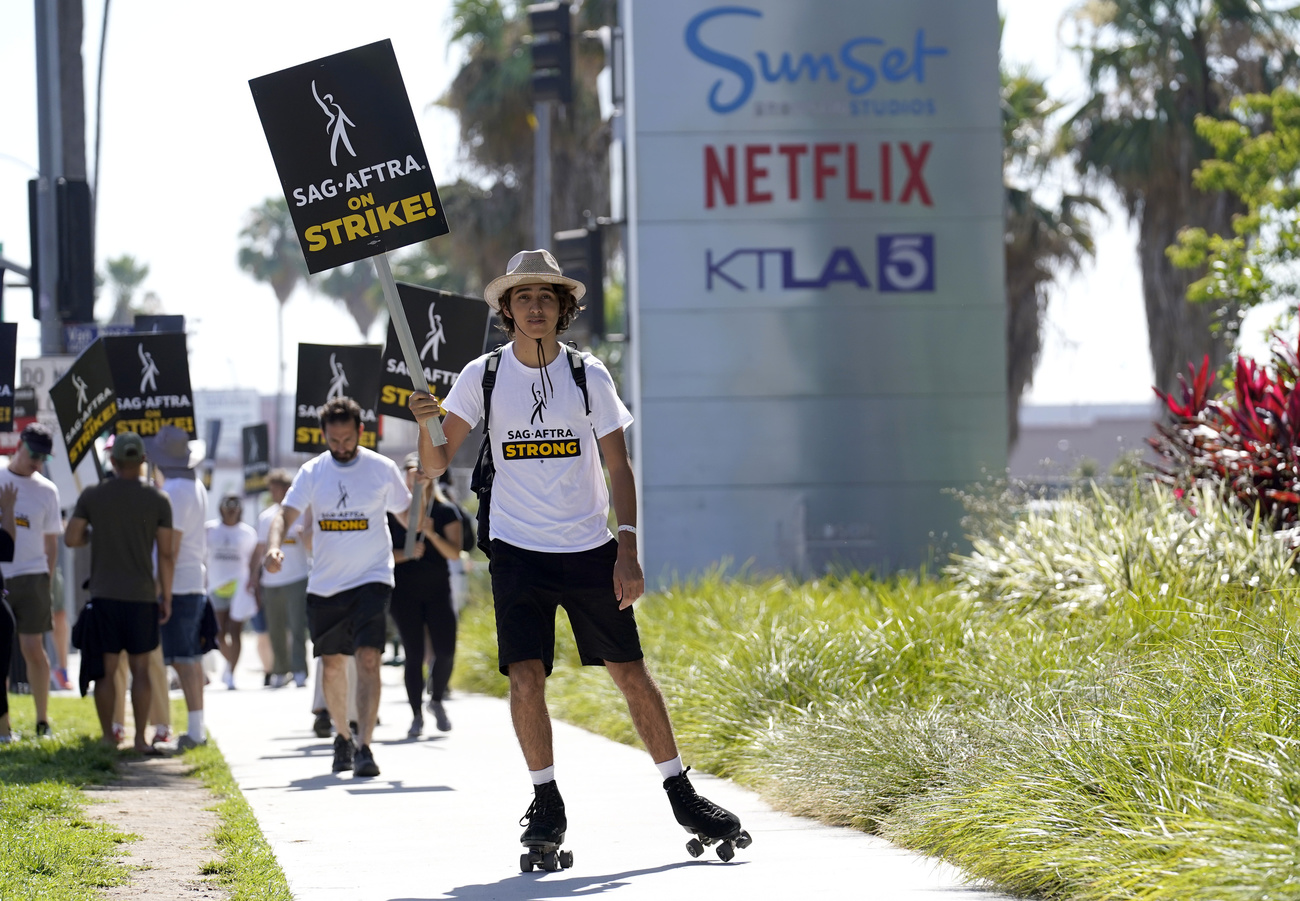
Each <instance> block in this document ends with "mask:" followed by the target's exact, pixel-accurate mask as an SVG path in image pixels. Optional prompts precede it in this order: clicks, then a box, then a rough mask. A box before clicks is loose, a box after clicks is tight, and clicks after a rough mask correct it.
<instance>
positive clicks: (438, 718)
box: [429, 701, 451, 732]
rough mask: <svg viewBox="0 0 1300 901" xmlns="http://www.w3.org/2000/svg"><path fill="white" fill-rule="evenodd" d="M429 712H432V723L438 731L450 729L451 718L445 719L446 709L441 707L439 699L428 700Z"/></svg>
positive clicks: (448, 730)
mask: <svg viewBox="0 0 1300 901" xmlns="http://www.w3.org/2000/svg"><path fill="white" fill-rule="evenodd" d="M429 712H430V713H432V714H433V724H434V725H435V726H437V727H438V731H439V732H450V731H451V720H449V719H447V711H445V710H443V709H442V702H441V701H430V702H429Z"/></svg>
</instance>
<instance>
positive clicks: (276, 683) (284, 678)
mask: <svg viewBox="0 0 1300 901" xmlns="http://www.w3.org/2000/svg"><path fill="white" fill-rule="evenodd" d="M288 684H289V676H288V674H286V673H273V674H272V675H271V677H270V679H269V681H268V682H267V688H283V687H284V686H285V685H288Z"/></svg>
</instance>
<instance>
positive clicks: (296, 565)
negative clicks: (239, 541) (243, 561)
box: [257, 504, 311, 588]
mask: <svg viewBox="0 0 1300 901" xmlns="http://www.w3.org/2000/svg"><path fill="white" fill-rule="evenodd" d="M279 512H280V505H279V504H272V505H271V506H269V507H267V508H266V509H265V510H263V511H262V514H261V515H260V516H258V517H257V543H258V544H266V539H267V537H268V536H270V534H271V520H273V519H275V515H276V514H277V513H279ZM302 527H303V519H302V517H298V519H297V520H296V521H295V522H294V524H293V528H292V529H290V530H289V534H288V535H285V536H284V542H283V543H282V544H281V545H280V550H281V551H283V552H284V563H283V564H282V565H281V566H280V571H279V572H278V573H269V572H267V571H266V569H265V568H263V570H262V584H263V585H265V586H267V587H268V588H276V587H278V586H280V585H292V584H293V583H294V582H297V581H299V580H301V579H305V578H307V573H308V572H309V571H310V570H311V560H310V559H309V558H308V557H307V549H306V548H305V547H304V546H303V540H302Z"/></svg>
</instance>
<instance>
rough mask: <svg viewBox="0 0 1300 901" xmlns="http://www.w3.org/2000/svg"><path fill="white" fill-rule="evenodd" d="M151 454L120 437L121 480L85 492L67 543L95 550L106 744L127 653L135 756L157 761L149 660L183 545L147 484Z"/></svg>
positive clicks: (116, 466) (116, 447)
mask: <svg viewBox="0 0 1300 901" xmlns="http://www.w3.org/2000/svg"><path fill="white" fill-rule="evenodd" d="M146 456H147V455H146V453H145V446H144V441H143V439H141V438H140V436H139V435H137V434H136V433H135V432H121V433H119V434H118V435H116V437H115V439H114V441H113V449H112V451H110V453H109V458H110V460H111V461H112V464H113V472H114V475H115V476H116V477H115V478H112V479H105V480H104V481H102V482H100V483H99V484H98V485H91V486H90V487H89V488H87V489H85V490H84V491H82V492H81V497H79V498H77V505H76V507H75V508H73V511H72V517H71V518H70V519H69V520H68V527H67V530H66V532H65V533H64V537H63V540H64V543H65V544H66V545H67V546H68V547H86V546H89V547H90V586H89V587H90V603H89V604H88V605H87V608H86V609H87V611H89V610H90V609H92V607H93V610H94V614H93V622H94V626H93V628H94V630H95V632H96V638H95V640H96V641H98V643H99V647H100V648H102V650H103V652H104V653H103V656H104V667H103V675H102V676H99V677H96V678H95V708H96V711H97V712H98V714H99V723H100V726H101V728H102V729H103V731H104V738H103V741H104V743H105V744H106V745H109V746H110V747H116V746H117V737H116V736H115V735H114V730H113V708H114V707H115V706H116V701H117V691H116V688H115V682H114V678H113V674H114V673H116V671H117V667H118V659H119V657H120V655H122V654H126V655H127V663H128V665H129V666H130V669H131V679H132V682H131V704H132V709H133V711H134V713H135V750H136V751H138V752H139V753H141V754H149V755H157V754H159V753H161V752H159V751H156V750H154V748H153V746H152V744H150V742H148V741H146V740H145V730H146V728H147V726H148V723H149V704H150V700H151V695H152V677H151V675H150V672H149V655H150V652H152V651H153V649H154V648H156V647H157V646H158V643H159V627H160V626H161V625H163V624H165V623H166V622H167V620H168V619H170V618H171V611H172V573H173V569H174V566H175V562H176V545H175V541H174V539H173V537H172V505H171V501H170V500H169V499H168V497H167V495H166V494H164V493H163V492H162V491H160V490H159V489H157V488H155V487H154V486H153V485H151V484H146V483H145V482H142V481H141V479H140V476H141V470H142V468H143V466H144V463H145V459H146ZM155 554H156V557H157V578H156V580H155V576H154V557H155ZM83 615H85V614H84V613H83ZM85 664H86V661H85V659H84V658H83V660H82V665H83V666H84V665H85Z"/></svg>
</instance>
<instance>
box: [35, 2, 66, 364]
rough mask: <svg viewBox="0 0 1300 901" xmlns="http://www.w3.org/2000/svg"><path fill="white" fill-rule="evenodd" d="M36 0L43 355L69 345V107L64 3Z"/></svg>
mask: <svg viewBox="0 0 1300 901" xmlns="http://www.w3.org/2000/svg"><path fill="white" fill-rule="evenodd" d="M35 3H36V109H37V117H36V122H37V132H38V138H39V142H40V159H39V164H40V174H39V175H38V177H37V179H36V240H35V246H34V247H32V263H33V265H32V269H33V270H34V272H33V274H34V275H35V281H34V282H33V284H35V285H37V286H38V287H37V288H36V290H37V291H39V292H40V293H39V295H38V296H37V297H36V298H34V300H35V302H36V309H37V310H38V311H39V312H40V319H41V356H52V355H54V354H58V353H62V351H63V325H62V323H61V322H60V321H59V297H58V291H59V238H58V220H57V216H58V213H57V209H58V207H57V205H56V203H55V198H54V190H55V183H56V182H57V181H58V179H59V177H60V176H62V175H63V112H62V110H61V108H60V107H61V102H60V101H61V99H62V91H61V90H60V82H61V81H62V79H61V77H60V76H61V74H62V73H61V72H60V68H61V67H60V65H59V57H60V53H59V12H60V7H61V6H62V4H61V3H57V2H56V3H51V2H48V0H35Z"/></svg>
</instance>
